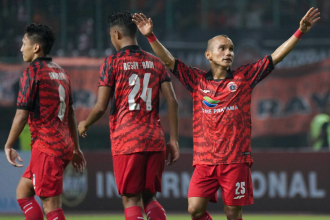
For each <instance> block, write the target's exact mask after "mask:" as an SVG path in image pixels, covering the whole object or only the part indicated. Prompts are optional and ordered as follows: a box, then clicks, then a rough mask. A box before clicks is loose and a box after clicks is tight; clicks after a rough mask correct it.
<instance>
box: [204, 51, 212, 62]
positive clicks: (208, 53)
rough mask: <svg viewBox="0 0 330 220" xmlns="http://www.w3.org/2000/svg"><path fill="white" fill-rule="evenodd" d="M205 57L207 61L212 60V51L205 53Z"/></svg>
mask: <svg viewBox="0 0 330 220" xmlns="http://www.w3.org/2000/svg"><path fill="white" fill-rule="evenodd" d="M205 57H206V59H208V60H210V59H211V57H212V56H211V53H210V51H208V50H207V51H205Z"/></svg>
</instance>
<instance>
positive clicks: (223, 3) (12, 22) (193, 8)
mask: <svg viewBox="0 0 330 220" xmlns="http://www.w3.org/2000/svg"><path fill="white" fill-rule="evenodd" d="M0 4H1V5H0V8H1V9H0V10H1V12H0V27H1V31H0V51H1V55H0V57H17V56H19V55H20V52H19V49H20V46H21V39H22V35H23V33H24V27H25V26H26V25H27V24H28V23H29V22H37V23H44V24H47V25H49V26H51V27H52V28H53V29H54V31H55V33H56V34H57V43H56V45H55V47H54V50H53V52H52V53H53V55H56V56H89V57H95V56H104V55H108V54H111V53H112V52H113V50H112V49H111V48H112V47H111V45H110V40H109V37H108V30H107V28H105V27H107V17H108V15H110V14H112V13H113V12H115V11H118V10H129V11H131V12H143V13H145V14H146V15H147V16H148V17H151V18H152V19H153V21H154V24H155V29H156V30H157V29H159V31H160V32H161V33H163V32H164V31H166V33H167V34H165V35H161V36H159V37H160V38H162V37H165V38H166V37H167V36H170V35H172V34H173V32H171V31H172V30H174V31H175V34H176V35H180V34H181V33H186V32H187V31H188V30H192V29H193V30H218V29H219V30H220V29H221V30H223V29H238V28H248V29H260V28H281V27H283V26H290V25H295V26H297V22H299V20H300V19H301V17H302V16H303V15H304V14H305V13H306V11H307V10H308V8H310V7H311V6H312V5H313V6H316V7H318V8H320V11H321V13H322V20H321V21H320V22H319V23H318V25H324V24H325V23H326V22H327V21H328V20H329V13H330V1H329V0H189V1H188V0H110V1H105V0H95V1H91V0H61V1H53V0H15V1H11V0H2V1H1V3H0ZM97 30H99V32H97ZM63 31H65V34H64V33H62V32H63ZM98 33H100V34H98ZM100 42H102V43H101V44H100ZM100 46H101V47H102V54H100V53H98V52H99V51H97V47H100Z"/></svg>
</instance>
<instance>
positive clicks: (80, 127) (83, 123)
mask: <svg viewBox="0 0 330 220" xmlns="http://www.w3.org/2000/svg"><path fill="white" fill-rule="evenodd" d="M87 130H88V127H86V121H81V122H80V123H79V125H78V133H79V136H81V137H83V138H85V137H87V133H86V132H87Z"/></svg>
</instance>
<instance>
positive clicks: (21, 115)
mask: <svg viewBox="0 0 330 220" xmlns="http://www.w3.org/2000/svg"><path fill="white" fill-rule="evenodd" d="M15 118H16V119H17V120H18V121H19V122H20V123H22V124H26V123H27V122H28V119H29V113H28V111H17V113H16V116H15Z"/></svg>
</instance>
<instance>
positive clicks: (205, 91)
mask: <svg viewBox="0 0 330 220" xmlns="http://www.w3.org/2000/svg"><path fill="white" fill-rule="evenodd" d="M200 90H201V91H202V92H204V93H208V92H211V91H210V90H203V89H200Z"/></svg>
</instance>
